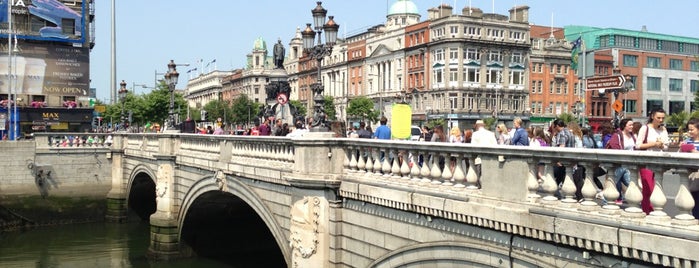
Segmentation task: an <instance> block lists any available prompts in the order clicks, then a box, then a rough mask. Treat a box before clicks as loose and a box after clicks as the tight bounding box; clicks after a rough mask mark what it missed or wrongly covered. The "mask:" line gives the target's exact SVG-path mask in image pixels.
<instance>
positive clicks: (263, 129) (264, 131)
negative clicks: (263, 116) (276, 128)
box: [259, 119, 271, 136]
mask: <svg viewBox="0 0 699 268" xmlns="http://www.w3.org/2000/svg"><path fill="white" fill-rule="evenodd" d="M259 131H260V136H269V134H270V132H271V130H270V128H269V119H267V120H265V122H264V123H262V125H260V127H259Z"/></svg>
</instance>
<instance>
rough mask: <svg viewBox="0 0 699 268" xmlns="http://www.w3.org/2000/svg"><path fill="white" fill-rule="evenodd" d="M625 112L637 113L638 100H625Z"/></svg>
mask: <svg viewBox="0 0 699 268" xmlns="http://www.w3.org/2000/svg"><path fill="white" fill-rule="evenodd" d="M624 113H636V100H624Z"/></svg>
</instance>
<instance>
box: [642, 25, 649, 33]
mask: <svg viewBox="0 0 699 268" xmlns="http://www.w3.org/2000/svg"><path fill="white" fill-rule="evenodd" d="M641 32H644V33H646V32H648V28H646V26H645V25H643V26H641Z"/></svg>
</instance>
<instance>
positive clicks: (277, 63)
mask: <svg viewBox="0 0 699 268" xmlns="http://www.w3.org/2000/svg"><path fill="white" fill-rule="evenodd" d="M284 53H285V50H284V45H282V39H279V40H277V43H276V44H274V68H277V69H284Z"/></svg>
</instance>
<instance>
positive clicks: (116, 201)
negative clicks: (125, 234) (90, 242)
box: [105, 135, 129, 222]
mask: <svg viewBox="0 0 699 268" xmlns="http://www.w3.org/2000/svg"><path fill="white" fill-rule="evenodd" d="M124 141H125V136H121V135H119V136H114V137H113V142H112V149H111V151H110V152H108V153H107V154H108V155H107V158H111V159H112V189H111V190H110V191H109V193H108V194H107V213H106V215H105V220H106V221H107V222H125V221H126V219H127V214H128V207H127V206H128V204H127V203H126V185H128V181H129V177H128V176H129V174H124V144H125V142H124Z"/></svg>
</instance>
